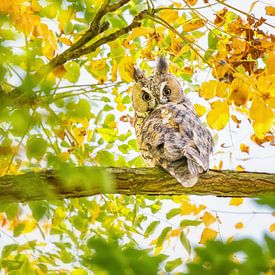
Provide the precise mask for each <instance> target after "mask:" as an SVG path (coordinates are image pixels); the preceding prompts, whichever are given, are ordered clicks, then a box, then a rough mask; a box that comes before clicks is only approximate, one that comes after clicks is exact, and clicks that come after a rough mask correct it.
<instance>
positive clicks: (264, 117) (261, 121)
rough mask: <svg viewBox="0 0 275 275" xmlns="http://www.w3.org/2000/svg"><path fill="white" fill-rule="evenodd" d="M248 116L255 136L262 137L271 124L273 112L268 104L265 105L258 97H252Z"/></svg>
mask: <svg viewBox="0 0 275 275" xmlns="http://www.w3.org/2000/svg"><path fill="white" fill-rule="evenodd" d="M249 118H250V119H251V120H253V123H252V126H253V128H254V131H255V134H256V136H257V137H258V138H260V139H263V138H264V137H265V135H266V133H267V132H268V131H270V129H271V127H272V125H273V121H274V113H273V110H272V109H271V107H270V106H267V105H266V104H265V103H264V102H263V101H262V100H261V99H260V98H258V97H254V98H253V100H252V105H251V108H250V112H249Z"/></svg>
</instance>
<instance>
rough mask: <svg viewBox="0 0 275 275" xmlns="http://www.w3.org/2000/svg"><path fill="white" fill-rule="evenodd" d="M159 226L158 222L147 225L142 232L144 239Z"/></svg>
mask: <svg viewBox="0 0 275 275" xmlns="http://www.w3.org/2000/svg"><path fill="white" fill-rule="evenodd" d="M159 224H160V221H153V222H151V223H150V224H149V225H148V227H147V228H146V230H145V232H144V237H145V238H148V237H149V235H151V234H153V233H154V232H155V230H156V228H157V226H158V225H159Z"/></svg>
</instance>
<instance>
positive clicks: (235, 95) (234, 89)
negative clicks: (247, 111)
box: [229, 78, 250, 106]
mask: <svg viewBox="0 0 275 275" xmlns="http://www.w3.org/2000/svg"><path fill="white" fill-rule="evenodd" d="M249 91H250V88H249V85H248V84H247V83H245V82H244V81H243V80H242V79H240V78H235V79H234V80H233V81H232V83H231V86H230V92H231V93H230V97H229V98H230V99H231V100H233V101H234V104H235V105H237V106H241V105H245V104H246V102H247V100H248V98H249Z"/></svg>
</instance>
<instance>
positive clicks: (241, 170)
mask: <svg viewBox="0 0 275 275" xmlns="http://www.w3.org/2000/svg"><path fill="white" fill-rule="evenodd" d="M244 170H245V169H244V167H242V166H241V165H238V166H236V171H238V172H243V171H244Z"/></svg>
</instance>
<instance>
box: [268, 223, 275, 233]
mask: <svg viewBox="0 0 275 275" xmlns="http://www.w3.org/2000/svg"><path fill="white" fill-rule="evenodd" d="M274 231H275V223H273V224H271V225H270V227H269V232H274Z"/></svg>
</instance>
